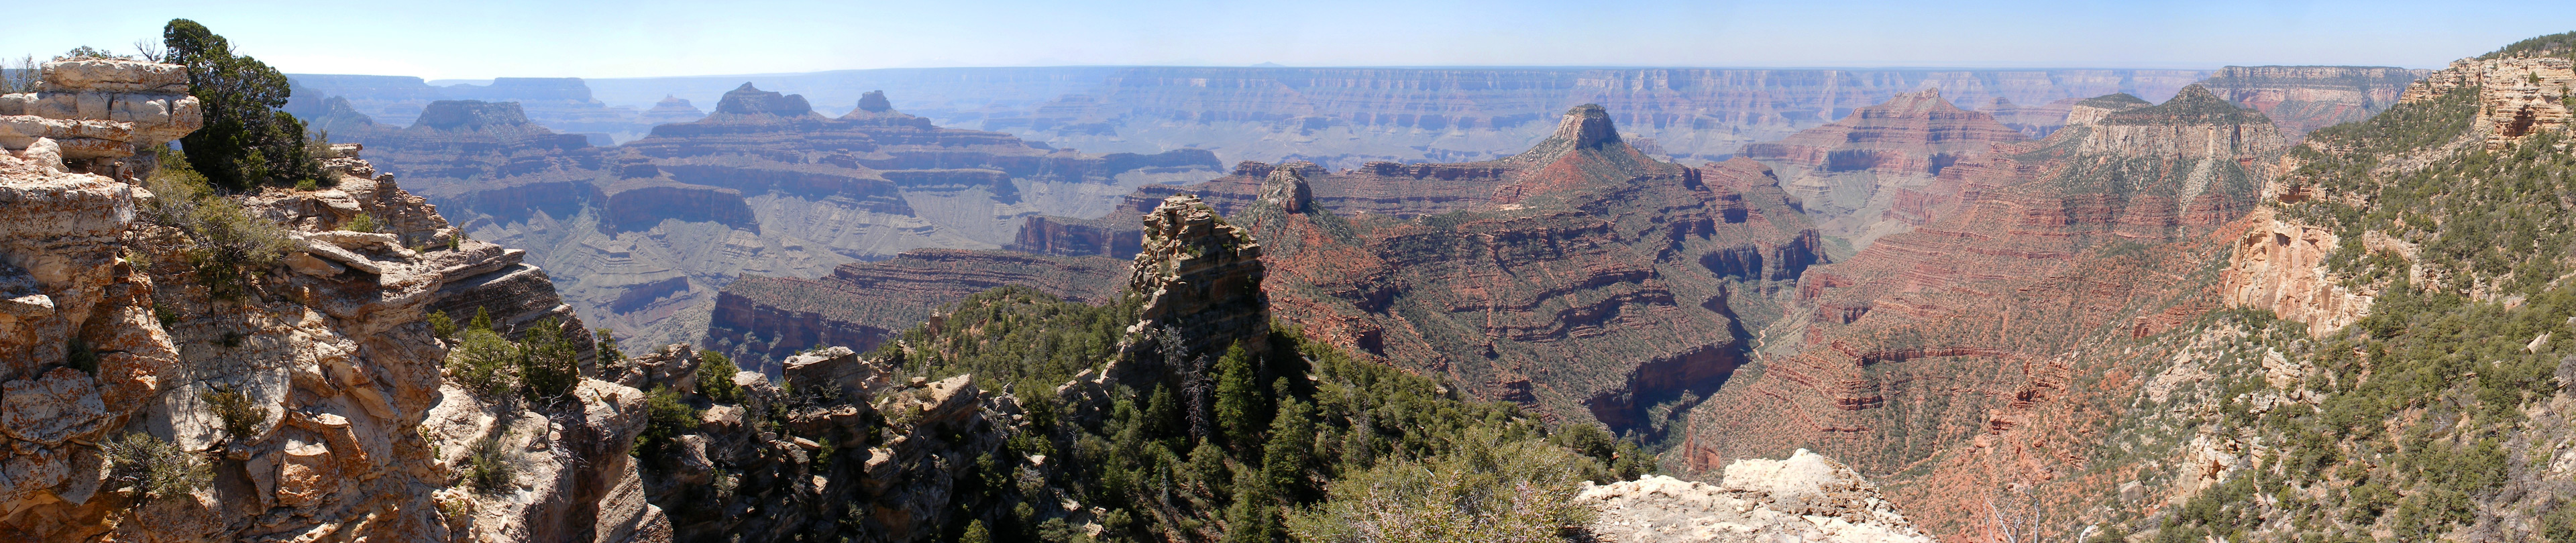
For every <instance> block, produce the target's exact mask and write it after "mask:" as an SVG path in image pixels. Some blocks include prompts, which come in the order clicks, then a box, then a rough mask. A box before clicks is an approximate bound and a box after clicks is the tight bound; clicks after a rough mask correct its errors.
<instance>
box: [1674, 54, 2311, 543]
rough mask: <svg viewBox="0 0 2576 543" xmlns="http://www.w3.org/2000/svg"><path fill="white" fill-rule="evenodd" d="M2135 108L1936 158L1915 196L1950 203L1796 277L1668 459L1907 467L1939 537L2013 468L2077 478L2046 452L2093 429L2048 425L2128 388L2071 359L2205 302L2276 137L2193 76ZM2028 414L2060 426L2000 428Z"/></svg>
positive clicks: (2114, 108) (1967, 523) (1914, 496)
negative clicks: (1791, 454) (1790, 292)
mask: <svg viewBox="0 0 2576 543" xmlns="http://www.w3.org/2000/svg"><path fill="white" fill-rule="evenodd" d="M2135 102H2137V100H2135V99H2134V98H2130V97H2125V96H2119V97H2105V98H2097V99H2091V100H2086V101H2081V102H2078V103H2077V104H2075V105H2074V106H2072V107H2071V108H2070V123H2069V124H2068V125H2067V126H2065V127H2063V128H2060V129H2058V130H2056V131H2054V132H2052V133H2051V134H2050V135H2049V136H2048V137H2046V138H2044V139H2041V140H2037V141H2030V142H2023V143H2015V144H2005V145H1999V146H1996V147H1995V148H1994V149H1993V150H1992V151H1991V152H1989V153H1988V154H1986V155H1985V156H1983V157H1978V158H1974V159H1970V160H1967V161H1963V162H1960V163H1958V164H1956V165H1953V166H1951V167H1949V168H1947V169H1946V170H1945V171H1944V172H1943V173H1942V175H1941V176H1939V177H1938V178H1937V179H1936V180H1935V181H1934V182H1933V183H1930V184H1928V185H1927V186H1926V190H1924V191H1922V192H1921V194H1923V195H1926V196H1931V197H1937V198H1936V199H1947V200H1948V202H1947V203H1944V204H1942V205H1949V206H1955V207H1953V208H1952V210H1950V211H1947V212H1946V213H1939V214H1932V215H1931V216H1932V218H1930V219H1928V220H1926V221H1925V222H1923V223H1922V224H1920V225H1919V226H1915V227H1914V228H1913V229H1912V230H1910V231H1907V232H1903V233H1897V234H1891V235H1887V236H1885V237H1882V238H1879V239H1878V240H1877V242H1876V243H1874V244H1871V245H1870V246H1869V247H1867V248H1866V249H1862V250H1861V251H1859V252H1858V254H1856V255H1854V256H1851V257H1849V258H1847V259H1844V260H1842V261H1840V262H1837V263H1833V264H1826V265H1821V266H1816V267H1813V268H1809V269H1808V270H1807V273H1806V274H1805V276H1804V277H1803V278H1802V279H1801V280H1800V281H1799V286H1798V292H1797V294H1796V295H1795V297H1794V298H1793V299H1792V300H1791V301H1790V303H1789V304H1788V309H1787V310H1788V311H1789V314H1788V315H1786V316H1784V317H1783V318H1781V319H1779V320H1777V321H1774V322H1773V323H1772V324H1771V326H1770V327H1769V328H1768V329H1765V330H1761V331H1760V332H1758V334H1759V336H1760V337H1763V338H1767V339H1768V340H1769V341H1768V342H1767V343H1766V345H1765V348H1764V349H1762V350H1761V351H1759V352H1758V354H1757V355H1756V358H1755V361H1754V363H1755V364H1758V367H1759V370H1758V373H1756V374H1755V375H1757V376H1756V377H1752V378H1746V379H1739V380H1738V381H1736V382H1730V383H1729V385H1728V386H1727V387H1725V388H1724V389H1723V390H1721V391H1719V392H1718V393H1716V394H1715V395H1714V397H1713V398H1711V399H1709V400H1708V401H1706V402H1704V403H1701V404H1700V406H1699V407H1698V408H1697V409H1696V410H1694V411H1693V413H1691V415H1690V416H1689V418H1690V421H1691V424H1690V426H1689V427H1688V429H1687V430H1686V432H1687V433H1688V434H1689V437H1686V438H1684V439H1683V440H1682V441H1681V443H1679V444H1678V445H1677V449H1676V453H1675V454H1676V456H1679V457H1681V458H1680V461H1681V463H1682V464H1684V465H1685V466H1686V468H1687V469H1715V468H1716V467H1717V466H1721V465H1724V464H1725V462H1726V460H1727V459H1730V458H1742V457H1757V456H1771V455H1776V454H1778V452H1777V451H1780V450H1785V449H1790V448H1809V449H1815V450H1818V451H1821V452H1824V453H1826V454H1829V455H1832V456H1834V457H1836V458H1838V459H1841V460H1844V461H1846V462H1851V463H1852V465H1853V466H1855V467H1856V468H1857V469H1859V470H1860V471H1862V472H1863V473H1896V472H1904V473H1905V475H1904V476H1902V477H1896V478H1892V479H1890V480H1888V484H1889V485H1890V488H1891V491H1890V494H1891V496H1893V497H1894V498H1893V499H1895V500H1896V501H1898V502H1899V503H1904V504H1907V505H1908V507H1909V509H1910V510H1914V511H1924V512H1926V514H1925V515H1923V516H1921V517H1918V518H1917V519H1916V520H1917V521H1918V522H1924V523H1925V524H1926V529H1927V531H1929V532H1932V533H1935V534H1940V535H1941V536H1942V537H1945V538H1947V537H1986V536H1990V535H1992V534H1993V533H1994V532H1989V531H1987V530H1992V529H1996V526H1995V521H1994V520H1993V519H1991V518H1987V517H1986V516H1984V515H1985V513H1982V512H1979V513H1975V514H1964V513H1958V511H1962V510H1967V509H1976V508H1979V507H2005V506H2014V507H2020V506H2019V505H2017V502H2019V501H2020V500H2023V499H2025V498H2022V497H2017V496H2020V495H2019V494H2014V493H2016V492H2027V489H2029V488H2031V486H2030V483H2028V482H2015V481H2049V480H2054V479H2058V478H2061V477H2073V476H2075V475H2076V474H2079V473H2087V472H2084V471H2079V467H2080V466H2082V465H2081V464H2078V465H2073V466H2070V465H2068V464H2065V463H2064V462H2062V461H2058V460H2052V459H2051V458H2053V457H2049V456H2047V453H2045V452H2043V451H2044V450H2049V451H2053V450H2059V449H2056V448H2062V447H2067V446H2068V445H2063V444H2062V443H2066V442H2068V440H2073V442H2077V443H2082V442H2084V440H2087V439H2092V437H2089V436H2095V435H2098V434H2097V433H2098V432H2101V431H2103V429H2104V427H2103V426H2100V425H2099V424H2096V423H2089V422H2088V423H2080V424H2079V423H2069V422H2065V421H2064V420H2062V419H2060V418H2048V417H2067V416H2072V415H2069V414H2068V413H2066V412H2064V411H2057V410H2063V409H2070V407H2068V406H2067V404H2065V403H2061V402H2074V403H2077V404H2083V405H2091V404H2089V403H2085V402H2093V401H2096V400H2090V399H2075V398H2091V397H2093V395H2096V394H2103V395H2114V396H2116V395H2118V394H2123V393H2125V392H2124V391H2125V390H2127V389H2110V388H2099V387H2096V388H2084V387H2081V386H2078V385H2076V384H2075V380H2076V379H2077V378H2078V377H2079V376H2084V378H2088V379H2090V378H2096V377H2092V376H2096V375H2098V373H2097V372H2101V371H2118V370H2106V369H2104V368H2102V367H2099V366H2088V365H2085V364H2083V363H2082V362H2083V361H2084V360H2086V359H2085V358H2082V357H2079V356H2077V355H2074V354H2071V353H2072V352H2075V351H2079V350H2080V351H2083V352H2088V353H2089V352H2092V351H2094V350H2096V348H2095V347H2094V346H2096V345H2109V346H2111V347H2104V348H2120V347H2122V346H2127V345H2130V344H2131V343H2130V342H2133V341H2137V340H2138V338H2157V337H2163V336H2160V334H2163V333H2164V332H2166V331H2168V330H2172V329H2174V328H2176V327H2177V326H2181V325H2183V324H2186V323H2190V322H2194V321H2195V319H2197V318H2199V316H2200V315H2202V314H2205V313H2207V312H2208V311H2210V310H2212V309H2214V308H2216V307H2218V306H2219V305H2220V301H2219V296H2218V295H2217V294H2218V291H2219V290H2220V285H2219V283H2220V282H2221V278H2220V277H2219V275H2220V274H2219V273H2218V269H2217V268H2216V267H2213V266H2210V265H2208V263H2209V262H2211V261H2214V260H2223V259H2225V258H2227V255H2228V253H2229V250H2230V249H2232V248H2233V247H2234V245H2235V243H2234V241H2235V240H2236V239H2238V237H2239V234H2241V233H2242V232H2244V229H2245V228H2246V225H2247V224H2249V223H2248V222H2247V220H2246V219H2244V218H2243V217H2244V216H2245V214H2246V213H2248V212H2251V211H2252V210H2253V209H2254V208H2255V207H2256V206H2257V205H2258V204H2257V202H2258V198H2259V197H2260V192H2261V190H2262V187H2263V186H2264V185H2265V184H2266V183H2267V182H2268V181H2269V180H2270V178H2271V176H2273V175H2275V174H2276V172H2275V170H2274V166H2273V164H2274V163H2275V162H2276V161H2277V160H2278V159H2279V157H2280V156H2281V154H2282V152H2283V149H2284V143H2283V140H2282V138H2281V137H2280V136H2279V134H2278V132H2277V130H2276V129H2275V128H2274V125H2273V123H2272V122H2271V121H2270V120H2269V119H2267V118H2265V117H2263V115H2262V114H2260V113H2258V112H2254V111H2251V110H2244V109H2240V108H2238V107H2236V106H2234V105H2232V104H2230V103H2228V102H2226V101H2224V100H2221V99H2219V98H2218V97H2217V96H2215V95H2214V94H2212V93H2210V92H2208V91H2206V90H2204V89H2201V88H2199V87H2187V88H2185V89H2183V90H2182V91H2180V92H2179V93H2177V94H2176V96H2175V97H2174V98H2173V99H2171V100H2168V101H2166V102H2165V103H2163V104H2160V105H2155V106H2148V107H2141V106H2140V105H2139V104H2137V103H2135ZM2115 352H2116V351H2115ZM2043 414H2046V415H2043ZM2039 420H2051V421H2057V422H2051V423H2048V424H2051V425H2050V426H2044V427H2034V428H2026V429H2022V430H2019V431H2017V432H2016V431H2015V429H2017V428H2023V426H2024V425H2025V424H2041V423H2039V422H2038V421H2039ZM2077 420H2083V419H2081V418H2078V419H2077ZM2007 443H2010V444H2011V445H2010V447H2033V448H2040V447H2046V448H2050V449H2031V450H2030V451H2029V452H2028V453H2024V452H2022V449H2015V448H2006V447H2007V445H2006V444H2007ZM2070 484H2089V483H2078V482H2073V481H2070ZM2015 485H2019V486H2015ZM2015 488H2019V489H2023V490H2012V489H2015ZM2032 499H2035V498H2032ZM1987 500H2009V501H2006V502H2001V503H2002V505H1994V504H1989V503H1987ZM1977 510H1979V511H1982V509H1977Z"/></svg>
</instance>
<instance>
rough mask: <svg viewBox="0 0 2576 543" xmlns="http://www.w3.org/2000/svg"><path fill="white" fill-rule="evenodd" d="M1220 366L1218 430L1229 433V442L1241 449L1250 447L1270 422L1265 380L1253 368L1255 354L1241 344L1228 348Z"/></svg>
mask: <svg viewBox="0 0 2576 543" xmlns="http://www.w3.org/2000/svg"><path fill="white" fill-rule="evenodd" d="M1216 366H1217V381H1216V420H1217V428H1218V429H1220V430H1222V431H1224V432H1225V439H1226V442H1227V443H1229V444H1232V445H1234V446H1235V447H1237V448H1238V449H1240V448H1249V447H1251V446H1252V444H1253V443H1255V442H1254V441H1253V439H1254V436H1255V435H1256V434H1259V433H1260V432H1261V430H1262V426H1264V423H1266V422H1268V421H1267V420H1265V418H1264V417H1262V416H1261V415H1262V413H1261V410H1262V407H1264V406H1263V405H1262V404H1263V403H1265V402H1263V400H1264V399H1265V398H1263V397H1262V390H1261V377H1260V376H1259V375H1258V374H1256V373H1255V372H1254V370H1253V368H1252V355H1251V354H1249V353H1246V352H1244V350H1243V347H1242V346H1239V345H1238V346H1235V347H1232V348H1228V349H1226V351H1225V356H1224V357H1222V358H1219V359H1217V363H1216Z"/></svg>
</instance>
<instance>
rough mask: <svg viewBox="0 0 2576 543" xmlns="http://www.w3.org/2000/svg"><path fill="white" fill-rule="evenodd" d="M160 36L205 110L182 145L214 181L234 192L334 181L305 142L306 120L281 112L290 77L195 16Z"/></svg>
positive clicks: (177, 22) (171, 25)
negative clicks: (200, 122)
mask: <svg viewBox="0 0 2576 543" xmlns="http://www.w3.org/2000/svg"><path fill="white" fill-rule="evenodd" d="M161 39H162V44H163V45H164V46H166V47H168V48H169V58H168V62H171V63H173V64H179V65H183V66H187V67H188V94H190V95H194V96H196V97H197V100H198V101H199V103H200V104H201V105H200V107H201V108H202V111H204V115H205V125H204V127H203V128H199V129H197V131H195V132H191V133H189V134H188V135H186V136H183V137H181V138H180V139H179V142H180V144H181V145H183V146H185V147H186V148H187V149H188V151H189V153H188V161H189V164H191V165H193V166H195V167H196V169H197V170H198V171H201V172H204V173H205V174H206V177H207V179H208V180H209V181H211V182H212V183H213V184H214V185H215V186H219V187H224V188H227V189H231V190H243V189H248V188H251V187H256V186H260V185H263V184H268V183H272V182H287V183H293V182H297V181H306V180H320V181H322V182H328V181H329V179H328V178H326V177H325V176H324V175H323V173H322V168H321V161H320V160H318V159H317V158H316V157H315V156H314V155H313V154H312V153H311V152H310V150H309V149H308V148H307V146H306V145H305V140H304V123H303V121H299V120H297V119H296V118H295V116H293V115H288V114H287V113H286V112H284V111H278V109H277V108H279V107H283V106H285V105H286V99H287V96H288V94H289V93H290V92H292V91H291V90H290V89H289V88H288V82H287V79H286V76H285V74H280V73H278V71H277V69H275V68H270V67H269V66H268V65H267V64H264V63H261V62H260V61H259V60H258V59H254V58H251V57H248V56H241V55H235V54H233V47H232V44H231V43H230V42H229V41H227V40H225V39H224V37H223V36H218V35H215V33H214V32H213V31H210V30H207V29H206V27H205V25H201V24H197V22H196V21H190V20H187V19H171V20H170V23H169V24H168V25H167V26H164V27H162V30H161Z"/></svg>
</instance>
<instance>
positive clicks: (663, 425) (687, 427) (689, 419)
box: [635, 388, 698, 451]
mask: <svg viewBox="0 0 2576 543" xmlns="http://www.w3.org/2000/svg"><path fill="white" fill-rule="evenodd" d="M644 421H645V422H644V433H642V434H637V435H636V440H637V441H638V443H637V445H638V446H637V447H635V449H636V450H637V451H642V450H644V449H653V450H661V448H662V447H663V446H665V445H667V444H669V443H670V441H671V439H672V438H676V437H680V435H681V434H686V433H689V432H691V431H695V430H697V428H698V409H697V408H695V407H690V406H689V404H688V402H687V401H685V400H682V399H681V398H680V392H679V391H676V390H671V389H668V388H655V389H653V393H652V394H649V395H646V396H645V397H644Z"/></svg>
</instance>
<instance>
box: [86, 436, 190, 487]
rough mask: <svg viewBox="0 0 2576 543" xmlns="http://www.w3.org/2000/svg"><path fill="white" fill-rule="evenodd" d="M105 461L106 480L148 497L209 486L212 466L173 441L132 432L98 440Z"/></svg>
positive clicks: (100, 452)
mask: <svg viewBox="0 0 2576 543" xmlns="http://www.w3.org/2000/svg"><path fill="white" fill-rule="evenodd" d="M98 448H99V454H100V456H102V457H104V459H105V460H106V461H107V465H108V480H111V481H115V482H116V483H117V485H118V486H131V487H133V488H134V490H135V491H136V492H138V493H139V494H140V496H141V497H142V498H143V499H146V500H152V499H160V498H167V497H172V496H179V495H182V494H189V493H194V492H196V491H199V490H205V489H206V488H208V487H211V486H213V484H214V480H215V470H214V468H213V467H212V466H210V465H208V464H207V463H206V461H205V459H204V458H201V457H199V456H197V455H196V454H194V453H190V452H188V451H187V450H185V449H181V448H179V446H178V445H177V444H174V443H171V442H169V441H164V440H162V439H161V438H157V437H152V436H151V435H150V434H145V433H142V432H133V433H128V434H125V435H124V436H123V437H119V438H116V439H113V440H108V441H105V442H102V443H100V444H99V447H98Z"/></svg>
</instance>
